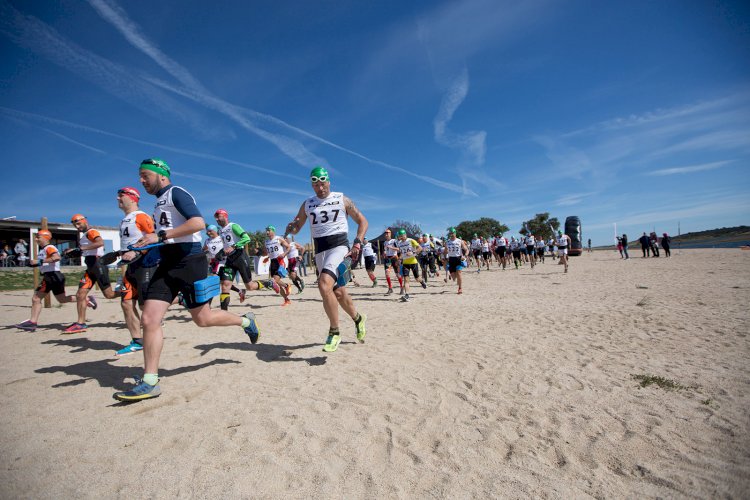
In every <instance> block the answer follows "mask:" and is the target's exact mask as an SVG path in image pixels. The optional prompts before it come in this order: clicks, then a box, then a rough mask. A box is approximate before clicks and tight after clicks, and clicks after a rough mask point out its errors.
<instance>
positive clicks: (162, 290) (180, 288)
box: [143, 253, 208, 309]
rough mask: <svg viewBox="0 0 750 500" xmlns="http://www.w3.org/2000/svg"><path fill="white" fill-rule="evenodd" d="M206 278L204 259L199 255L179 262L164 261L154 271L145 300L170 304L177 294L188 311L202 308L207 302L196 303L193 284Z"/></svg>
mask: <svg viewBox="0 0 750 500" xmlns="http://www.w3.org/2000/svg"><path fill="white" fill-rule="evenodd" d="M206 276H208V269H207V268H206V257H205V256H204V255H203V254H202V253H200V254H194V255H188V256H185V257H182V258H181V259H179V260H176V261H175V260H174V259H165V258H163V257H162V261H161V262H160V263H159V266H158V267H157V268H156V271H154V274H153V276H152V278H151V283H150V284H149V286H148V288H147V289H146V290H145V293H144V294H143V295H144V299H145V300H161V301H162V302H169V303H171V302H172V301H173V300H174V299H175V297H177V294H178V293H179V292H182V298H183V299H184V300H185V305H186V306H187V307H188V309H194V308H196V307H198V306H202V305H203V304H205V303H207V302H208V301H204V302H196V300H195V287H194V285H193V284H194V283H195V282H196V281H200V280H202V279H205V278H206Z"/></svg>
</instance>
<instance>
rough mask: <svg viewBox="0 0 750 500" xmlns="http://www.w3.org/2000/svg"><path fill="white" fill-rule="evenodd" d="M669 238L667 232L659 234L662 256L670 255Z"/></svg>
mask: <svg viewBox="0 0 750 500" xmlns="http://www.w3.org/2000/svg"><path fill="white" fill-rule="evenodd" d="M671 242H672V241H671V238H670V237H669V235H668V234H667V233H663V234H662V235H661V247H662V248H663V249H664V256H665V257H669V256H671V255H672V254H671V252H670V251H669V244H670V243H671Z"/></svg>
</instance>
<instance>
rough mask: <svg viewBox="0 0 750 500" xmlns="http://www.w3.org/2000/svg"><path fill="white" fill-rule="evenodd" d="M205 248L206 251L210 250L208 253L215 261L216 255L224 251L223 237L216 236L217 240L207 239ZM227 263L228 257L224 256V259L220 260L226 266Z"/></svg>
mask: <svg viewBox="0 0 750 500" xmlns="http://www.w3.org/2000/svg"><path fill="white" fill-rule="evenodd" d="M204 246H205V247H206V250H208V253H209V255H210V256H211V258H212V259H215V258H216V254H217V253H219V252H220V251H221V250H223V249H224V243H223V241H222V239H221V236H216V238H207V239H206V242H205V243H204ZM226 261H227V258H226V256H224V258H222V259H219V263H220V264H224V263H225V262H226Z"/></svg>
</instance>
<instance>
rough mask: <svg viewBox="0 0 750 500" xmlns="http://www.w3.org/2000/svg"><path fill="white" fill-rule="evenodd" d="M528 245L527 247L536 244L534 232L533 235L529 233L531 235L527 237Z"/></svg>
mask: <svg viewBox="0 0 750 500" xmlns="http://www.w3.org/2000/svg"><path fill="white" fill-rule="evenodd" d="M526 246H527V247H529V246H534V235H533V234H531V235H529V236H527V237H526Z"/></svg>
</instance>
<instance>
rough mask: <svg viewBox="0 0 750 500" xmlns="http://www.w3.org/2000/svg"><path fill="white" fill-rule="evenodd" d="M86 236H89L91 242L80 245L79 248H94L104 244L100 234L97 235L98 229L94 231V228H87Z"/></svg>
mask: <svg viewBox="0 0 750 500" xmlns="http://www.w3.org/2000/svg"><path fill="white" fill-rule="evenodd" d="M92 236H93V237H92ZM86 237H88V238H89V241H91V244H90V245H83V246H81V250H96V249H97V248H100V247H103V246H104V240H103V239H102V237H101V235H99V231H96V230H95V229H89V230H88V231H86Z"/></svg>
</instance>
